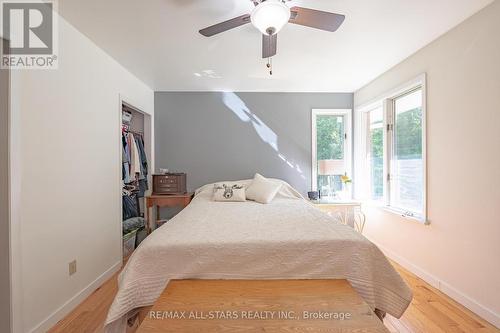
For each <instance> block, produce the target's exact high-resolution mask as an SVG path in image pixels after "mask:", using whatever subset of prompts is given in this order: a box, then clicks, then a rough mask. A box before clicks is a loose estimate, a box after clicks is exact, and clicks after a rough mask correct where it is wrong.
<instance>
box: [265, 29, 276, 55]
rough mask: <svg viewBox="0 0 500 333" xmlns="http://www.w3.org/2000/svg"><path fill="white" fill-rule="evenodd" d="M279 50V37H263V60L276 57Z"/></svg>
mask: <svg viewBox="0 0 500 333" xmlns="http://www.w3.org/2000/svg"><path fill="white" fill-rule="evenodd" d="M277 50H278V35H277V34H274V35H272V36H269V35H262V58H270V57H272V56H274V55H276V52H277Z"/></svg>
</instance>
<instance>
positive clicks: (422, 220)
mask: <svg viewBox="0 0 500 333" xmlns="http://www.w3.org/2000/svg"><path fill="white" fill-rule="evenodd" d="M379 208H380V209H382V210H384V211H386V212H389V213H391V214H395V215H398V216H400V217H402V218H405V219H407V220H410V221H416V222H418V223H421V224H424V225H429V224H431V223H430V221H429V220H428V219H427V218H426V217H425V216H411V215H407V214H405V211H403V210H401V209H397V208H393V207H390V206H385V205H380V206H379Z"/></svg>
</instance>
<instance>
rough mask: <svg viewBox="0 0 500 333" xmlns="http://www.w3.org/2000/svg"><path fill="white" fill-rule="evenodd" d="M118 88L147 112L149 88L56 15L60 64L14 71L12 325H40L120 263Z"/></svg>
mask: <svg viewBox="0 0 500 333" xmlns="http://www.w3.org/2000/svg"><path fill="white" fill-rule="evenodd" d="M120 94H121V95H122V96H123V98H124V99H125V101H127V102H128V103H129V104H132V105H134V106H136V107H138V108H139V109H141V110H143V111H145V112H147V113H148V114H150V115H153V112H154V96H153V91H152V90H151V89H150V88H149V87H147V86H146V85H144V84H143V83H142V82H141V81H139V80H138V79H137V78H136V77H134V76H133V75H132V74H130V73H129V72H128V71H127V70H125V69H124V68H123V67H122V66H120V65H119V64H118V63H117V62H116V61H114V60H113V59H112V58H111V57H110V56H108V55H107V54H106V53H104V52H103V51H102V50H101V49H99V48H98V47H97V46H96V45H94V44H93V43H92V42H91V41H90V40H89V39H87V38H86V37H85V36H83V35H82V34H81V33H79V32H78V31H77V30H76V29H74V28H73V27H72V26H70V25H69V24H68V23H66V22H65V21H64V20H63V19H62V18H60V21H59V69H58V70H52V71H51V70H27V71H16V72H15V73H14V74H13V87H12V96H13V101H12V112H13V113H14V115H15V117H14V119H13V120H12V122H11V126H12V129H13V134H12V138H13V147H16V148H15V149H14V151H15V156H14V157H13V159H12V163H13V167H14V170H15V174H14V175H13V183H14V188H13V190H12V194H13V199H14V202H13V203H12V207H13V208H14V209H16V211H17V209H18V212H19V213H18V214H14V216H13V217H12V222H11V223H12V225H13V234H12V236H11V237H12V239H13V240H14V241H15V244H14V245H15V246H16V249H15V251H14V255H15V258H14V259H15V260H16V268H15V272H14V273H13V274H14V275H15V276H17V277H20V279H17V281H16V285H15V286H14V294H15V297H16V300H15V303H16V304H14V307H15V309H16V313H15V314H16V315H15V323H14V324H15V329H16V332H28V331H32V330H34V331H40V332H41V331H45V330H46V329H47V328H49V327H51V326H52V325H53V324H54V323H55V322H56V321H57V320H59V319H60V318H61V317H62V316H63V315H64V314H66V313H67V311H68V310H70V309H71V308H72V307H73V306H74V305H76V304H78V303H79V302H80V301H81V300H82V299H83V298H84V297H85V296H86V295H87V294H88V293H89V292H91V291H93V288H95V287H97V286H99V284H100V283H101V281H102V280H104V279H105V278H106V277H108V276H109V275H110V274H111V273H113V272H114V271H115V270H116V269H118V268H119V267H120V265H121V208H120V207H121V206H120V200H121V199H120V198H121V188H120V186H119V181H120V179H121V168H120V159H121V151H120V144H121V143H120V127H119V126H120V125H119V124H120V119H119V96H120ZM151 118H152V117H151ZM73 259H76V260H77V266H78V271H77V273H76V274H75V275H73V276H71V277H70V276H69V274H68V263H69V262H70V261H72V260H73Z"/></svg>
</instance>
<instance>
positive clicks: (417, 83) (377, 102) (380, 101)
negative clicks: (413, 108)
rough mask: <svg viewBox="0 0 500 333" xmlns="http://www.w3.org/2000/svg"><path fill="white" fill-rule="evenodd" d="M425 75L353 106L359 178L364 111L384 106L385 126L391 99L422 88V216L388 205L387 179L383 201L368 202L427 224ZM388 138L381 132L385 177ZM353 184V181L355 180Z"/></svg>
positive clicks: (358, 190)
mask: <svg viewBox="0 0 500 333" xmlns="http://www.w3.org/2000/svg"><path fill="white" fill-rule="evenodd" d="M426 81H427V78H426V74H425V73H424V74H421V75H419V76H417V77H416V78H414V79H413V80H410V81H408V82H406V83H404V84H402V85H400V86H398V87H396V88H395V89H392V90H391V91H389V92H386V93H384V94H382V95H381V96H379V97H377V98H375V99H373V100H372V101H370V102H368V103H365V104H362V105H360V106H358V107H355V109H354V110H355V111H354V114H355V126H354V129H355V138H354V139H355V140H354V141H355V142H354V143H355V144H354V146H355V161H356V163H355V166H356V169H355V177H357V178H361V175H363V173H364V172H365V170H366V165H365V164H366V163H365V161H364V157H363V150H364V147H365V144H363V140H364V139H365V134H364V133H363V117H362V114H363V113H365V112H369V111H372V110H374V109H376V108H377V107H380V106H383V108H384V128H387V124H388V123H389V121H388V119H387V116H388V115H389V114H390V115H392V112H388V109H389V108H392V102H393V100H394V99H395V98H397V97H399V96H401V95H404V94H405V93H407V92H409V91H411V90H413V89H416V88H418V87H421V88H422V163H423V165H424V167H423V187H424V188H423V209H422V215H421V216H408V215H406V214H405V212H404V211H403V210H400V209H398V208H395V207H392V206H390V202H389V195H390V193H389V191H390V186H388V185H389V184H388V181H387V180H385V181H384V200H383V202H382V203H381V202H378V201H370V203H372V204H374V205H377V206H380V207H381V208H383V209H384V210H387V211H389V212H392V213H395V214H398V215H401V216H403V217H405V218H408V219H410V220H416V221H419V222H421V223H424V224H429V223H430V222H429V220H428V217H427V85H426ZM390 140H392V139H391V137H390V136H388V135H387V131H384V149H385V159H384V175H385V176H384V178H385V177H387V175H388V168H387V166H388V165H389V163H390V161H391V154H392V152H391V151H390V149H387V147H389V146H390V145H391V142H389V141H390ZM358 175H359V177H358ZM355 184H356V182H355ZM361 186H362V184H360V182H358V183H357V186H356V187H355V192H354V193H355V196H356V198H358V199H364V198H362V196H361V195H360V193H363V189H362V188H361Z"/></svg>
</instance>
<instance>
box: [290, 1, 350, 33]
mask: <svg viewBox="0 0 500 333" xmlns="http://www.w3.org/2000/svg"><path fill="white" fill-rule="evenodd" d="M290 10H291V12H292V14H291V17H290V21H289V22H290V23H293V24H299V25H304V26H306V27H311V28H316V29H321V30H326V31H331V32H334V31H337V29H338V28H339V27H340V26H341V25H342V23H343V22H344V20H345V15H341V14H335V13H329V12H323V11H321V10H315V9H309V8H303V7H292V8H291V9H290Z"/></svg>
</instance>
